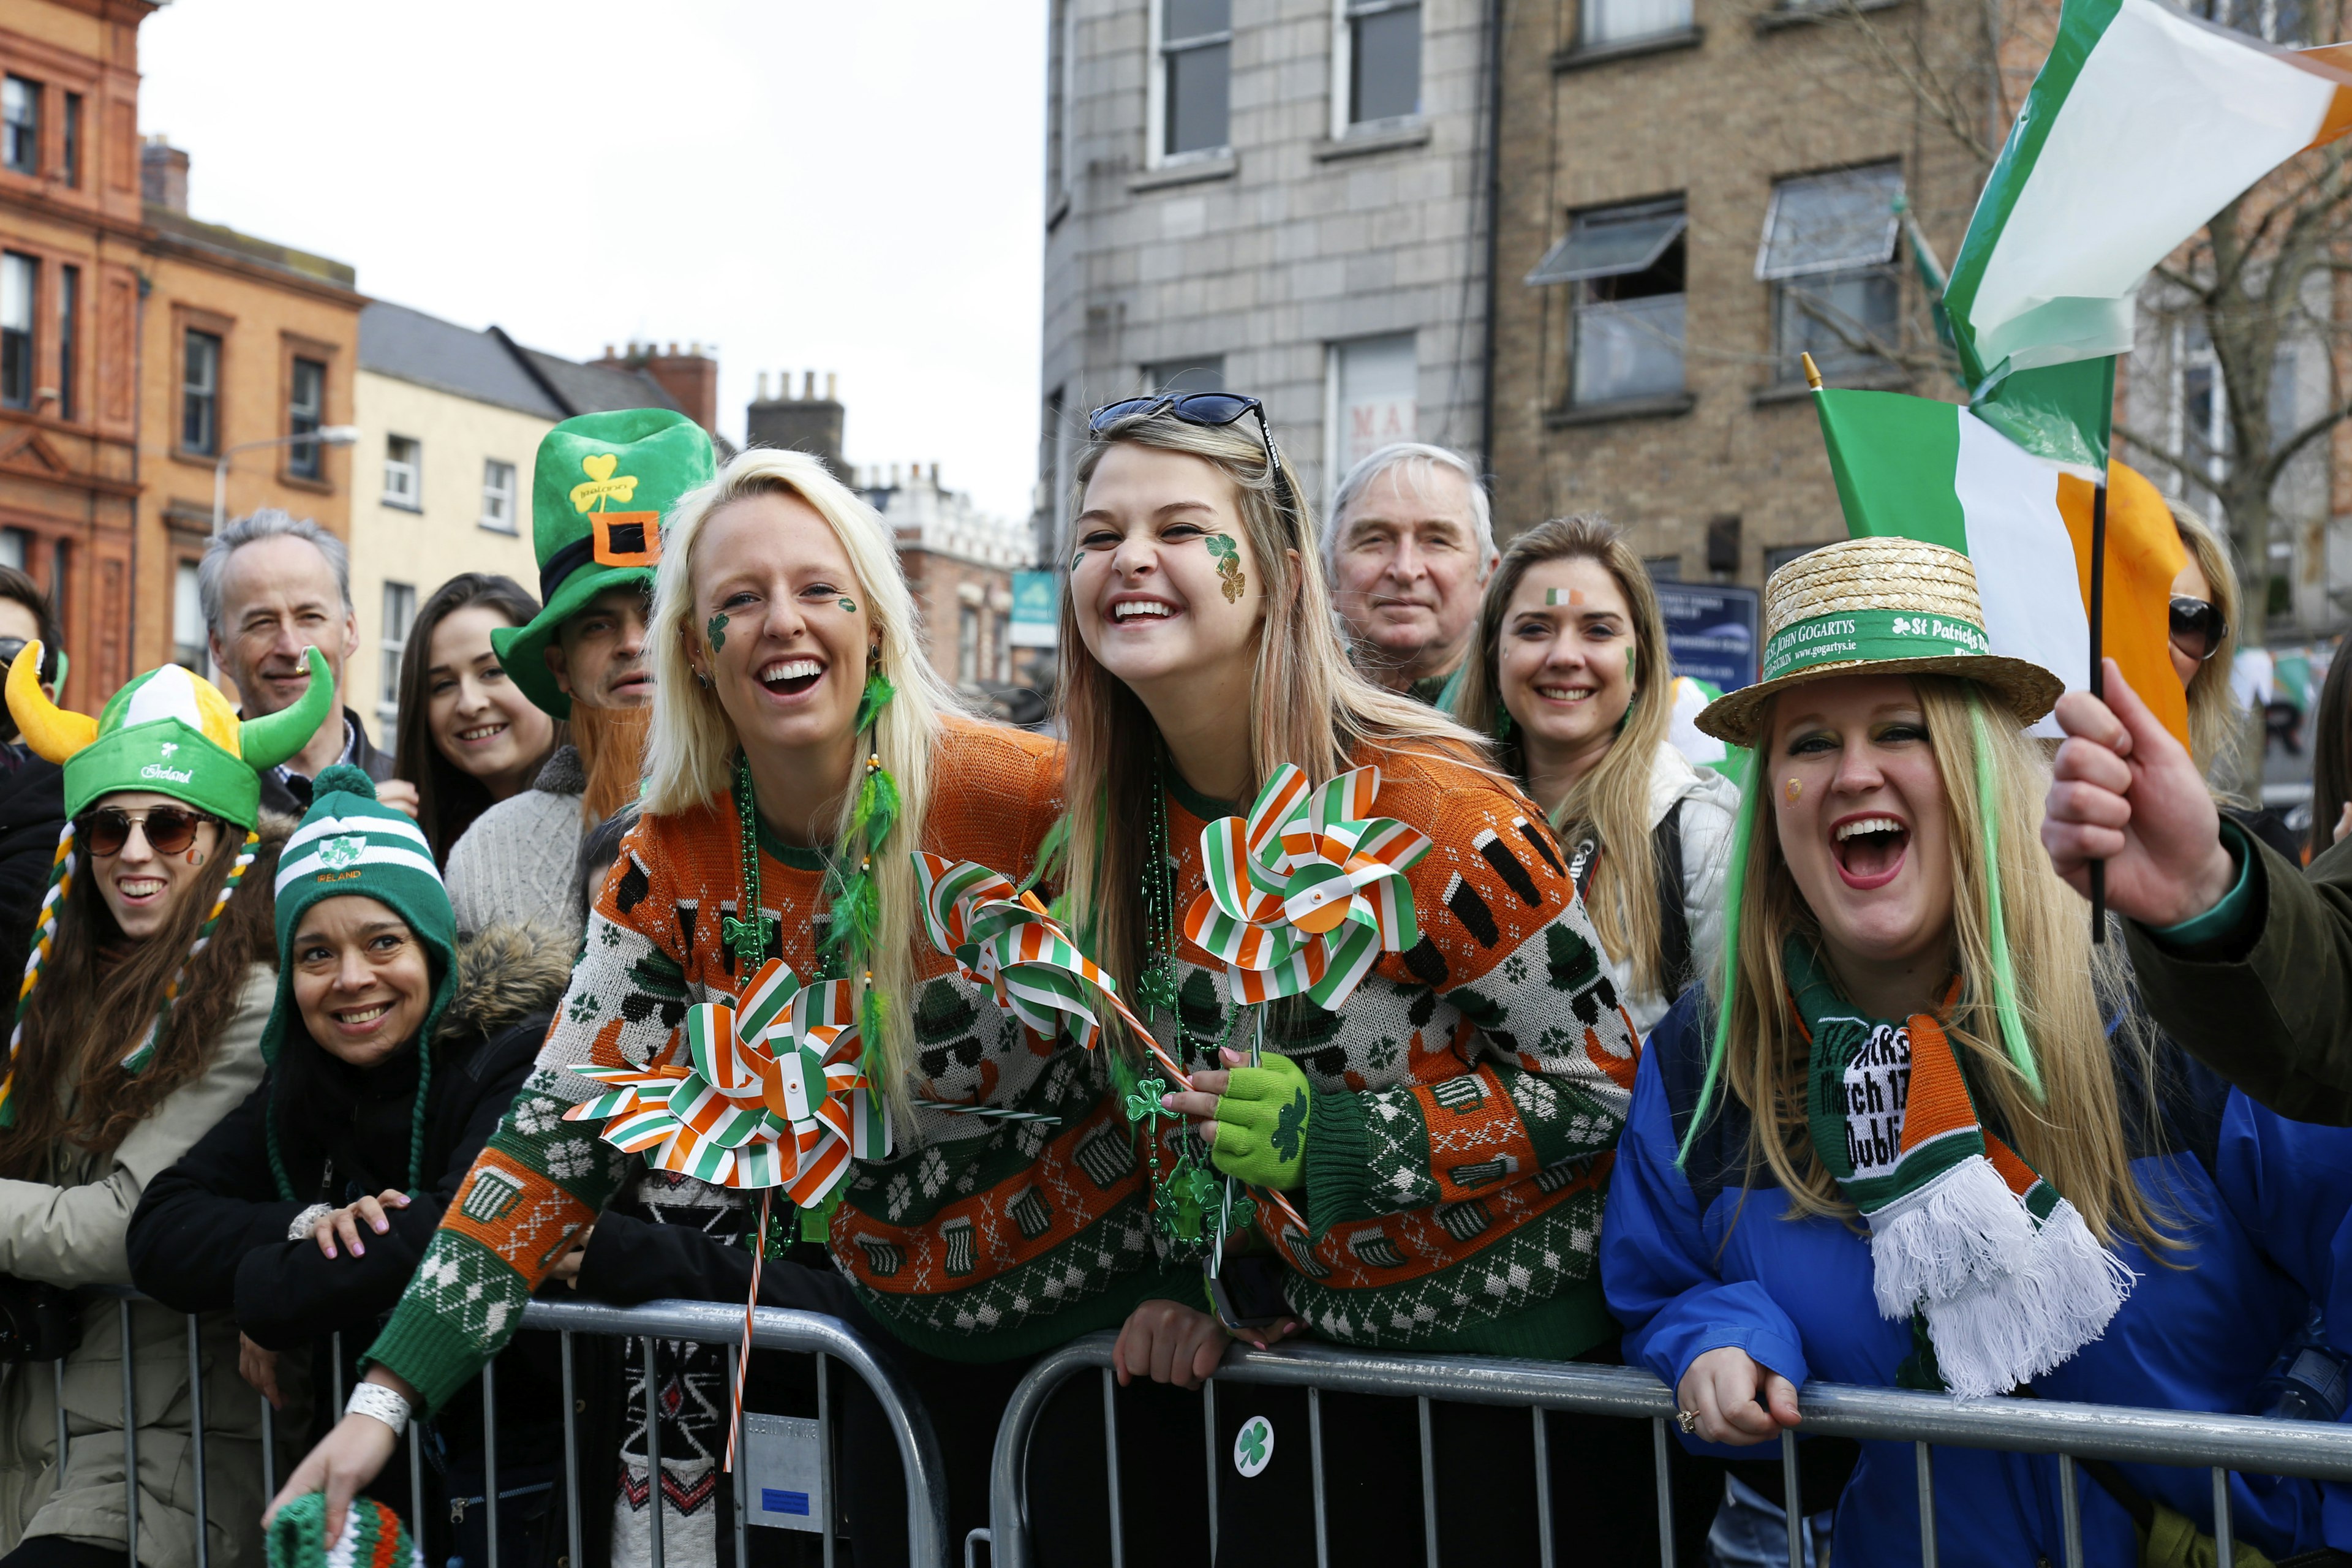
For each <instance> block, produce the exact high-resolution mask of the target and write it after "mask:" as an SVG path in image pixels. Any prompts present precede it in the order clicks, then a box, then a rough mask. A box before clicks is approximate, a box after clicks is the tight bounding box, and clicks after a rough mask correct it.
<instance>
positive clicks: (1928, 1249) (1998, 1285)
mask: <svg viewBox="0 0 2352 1568" xmlns="http://www.w3.org/2000/svg"><path fill="white" fill-rule="evenodd" d="M1782 962H1783V963H1784V964H1785V965H1786V967H1787V970H1788V975H1789V985H1790V993H1791V999H1792V1001H1793V1003H1794V1005H1795V1008H1796V1013H1797V1018H1798V1022H1799V1025H1800V1026H1801V1028H1802V1029H1803V1030H1804V1033H1805V1037H1806V1039H1807V1041H1808V1042H1809V1044H1810V1045H1811V1058H1810V1064H1809V1067H1808V1069H1807V1074H1806V1079H1807V1081H1806V1097H1805V1121H1806V1126H1807V1129H1808V1131H1810V1132H1811V1135H1812V1140H1813V1150H1814V1152H1815V1153H1816V1154H1817V1155H1818V1156H1819V1158H1820V1159H1821V1162H1822V1164H1823V1165H1824V1166H1826V1167H1828V1170H1829V1173H1830V1174H1831V1176H1832V1178H1833V1179H1834V1180H1835V1181H1836V1183H1837V1185H1838V1190H1839V1191H1840V1192H1841V1193H1843V1194H1844V1195H1845V1197H1846V1199H1847V1201H1848V1202H1850V1203H1852V1204H1853V1205H1854V1207H1855V1208H1857V1209H1859V1210H1860V1211H1861V1212H1862V1215H1863V1217H1864V1220H1866V1221H1867V1222H1868V1223H1869V1226H1870V1259H1871V1270H1872V1275H1873V1282H1874V1287H1875V1290H1876V1294H1877V1297H1878V1310H1880V1311H1881V1312H1882V1313H1884V1314H1885V1316H1887V1317H1889V1318H1895V1319H1903V1318H1909V1317H1912V1316H1913V1315H1914V1314H1915V1313H1916V1314H1917V1315H1918V1316H1920V1317H1922V1318H1924V1319H1925V1320H1926V1323H1927V1337H1928V1340H1929V1342H1931V1343H1932V1344H1933V1345H1934V1347H1935V1352H1936V1363H1937V1368H1938V1369H1939V1370H1940V1372H1941V1374H1942V1377H1943V1380H1944V1384H1945V1385H1946V1386H1947V1387H1948V1388H1949V1389H1950V1390H1951V1391H1952V1392H1953V1393H1954V1394H1959V1395H1961V1396H1962V1397H1964V1398H1981V1397H1984V1396H1987V1395H1990V1394H2003V1393H2006V1392H2008V1391H2009V1390H2010V1389H2011V1388H2014V1387H2016V1386H2017V1385H2018V1384H2021V1383H2026V1382H2030V1381H2031V1380H2032V1379H2033V1378H2036V1377H2039V1376H2040V1375H2042V1373H2046V1372H2048V1371H2050V1370H2051V1369H2052V1368H2053V1367H2055V1366H2057V1365H2059V1364H2060V1363H2063V1362H2064V1361H2065V1360H2066V1359H2067V1358H2068V1357H2070V1356H2072V1355H2073V1354H2074V1352H2076V1351H2078V1350H2080V1349H2082V1348H2083V1346H2084V1345H2085V1344H2088V1343H2089V1342H2091V1341H2093V1340H2095V1339H2097V1338H2098V1337H2099V1336H2100V1334H2102V1333H2104V1332H2105V1330H2106V1326H2107V1322H2108V1321H2109V1320H2110V1319H2112V1318H2113V1317H2114V1316H2115V1315H2116V1310H2118V1309H2119V1308H2121V1307H2122V1305H2123V1300H2124V1297H2125V1295H2126V1293H2127V1292H2128V1291H2129V1290H2130V1289H2131V1286H2132V1282H2133V1280H2134V1279H2135V1278H2136V1276H2134V1275H2133V1273H2132V1272H2131V1270H2130V1269H2129V1268H2126V1267H2125V1265H2124V1262H2123V1260H2122V1259H2121V1258H2117V1257H2116V1255H2115V1254H2114V1253H2112V1252H2110V1251H2108V1250H2107V1249H2106V1248H2105V1247H2102V1246H2100V1245H2099V1242H2098V1238H2097V1237H2095V1236H2093V1235H2092V1234H2091V1230H2090V1227H2089V1226H2087V1225H2085V1224H2084V1220H2083V1216H2082V1215H2081V1214H2079V1213H2078V1212H2076V1210H2075V1208H2074V1205H2072V1204H2070V1203H2068V1202H2067V1201H2066V1199H2065V1198H2064V1197H2063V1195H2062V1194H2060V1193H2059V1192H2058V1190H2057V1189H2056V1188H2055V1187H2053V1186H2052V1185H2051V1184H2049V1183H2048V1182H2047V1181H2045V1180H2043V1179H2042V1176H2041V1175H2040V1174H2039V1173H2037V1172H2035V1171H2034V1169H2033V1167H2032V1166H2031V1165H2029V1164H2027V1163H2025V1161H2024V1160H2023V1159H2022V1158H2021V1157H2020V1156H2019V1154H2018V1152H2017V1151H2015V1150H2014V1149H2011V1147H2010V1146H2009V1145H2008V1144H2007V1143H2006V1142H2003V1141H2002V1140H2001V1139H2000V1137H1998V1136H1997V1135H1995V1134H1993V1133H1991V1132H1990V1131H1986V1129H1985V1128H1984V1126H1983V1125H1982V1124H1981V1123H1980V1122H1979V1120H1978V1117H1977V1110H1976V1101H1975V1099H1974V1097H1973V1096H1972V1095H1971V1093H1970V1092H1969V1082H1968V1074H1967V1073H1966V1072H1965V1071H1964V1070H1963V1068H1962V1066H1961V1062H1960V1057H1959V1053H1958V1050H1956V1049H1955V1048H1954V1047H1953V1046H1952V1043H1951V1040H1950V1038H1949V1037H1948V1036H1947V1034H1946V1033H1945V1029H1944V1026H1943V1024H1942V1022H1941V1021H1940V1020H1939V1019H1938V1018H1937V1016H1933V1015H1930V1014H1927V1013H1915V1014H1913V1015H1912V1016H1910V1017H1909V1018H1907V1019H1906V1020H1904V1021H1903V1022H1901V1023H1883V1022H1876V1021H1874V1020H1872V1019H1868V1018H1864V1017H1863V1016H1860V1015H1859V1014H1857V1013H1856V1012H1855V1011H1854V1009H1853V1007H1851V1006H1850V1005H1847V1004H1846V1002H1845V1000H1844V998H1843V997H1842V996H1840V995H1839V994H1838V992H1837V989H1836V986H1835V985H1834V984H1832V981H1831V980H1830V978H1829V975H1828V973H1827V971H1826V969H1825V968H1824V966H1823V965H1822V961H1821V959H1820V957H1819V955H1817V954H1816V953H1815V952H1813V951H1812V948H1811V944H1810V943H1808V942H1804V941H1802V940H1801V939H1797V938H1793V937H1792V938H1791V939H1790V942H1789V943H1788V945H1787V947H1786V948H1785V950H1784V952H1783V956H1782ZM1958 994H1959V984H1958V981H1955V982H1954V983H1953V985H1952V988H1951V990H1950V991H1949V992H1948V994H1947V995H1946V997H1945V1000H1944V1007H1943V1011H1944V1012H1945V1013H1946V1014H1948V1013H1949V1012H1950V1010H1951V1006H1952V1004H1953V1002H1954V1001H1956V1000H1957V999H1958Z"/></svg>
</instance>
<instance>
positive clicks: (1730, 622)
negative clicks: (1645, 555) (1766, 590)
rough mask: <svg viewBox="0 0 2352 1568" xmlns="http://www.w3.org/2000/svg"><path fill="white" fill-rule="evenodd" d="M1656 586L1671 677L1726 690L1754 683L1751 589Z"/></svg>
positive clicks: (1753, 594)
mask: <svg viewBox="0 0 2352 1568" xmlns="http://www.w3.org/2000/svg"><path fill="white" fill-rule="evenodd" d="M1657 589H1658V609H1659V611H1660V613H1661V614H1663V615H1664V617H1665V622H1666V653H1667V656H1668V657H1669V658H1672V659H1673V660H1674V666H1675V674H1676V675H1690V676H1696V677H1697V678H1698V679H1701V680H1704V681H1707V682H1710V683H1711V684H1713V685H1715V686H1717V687H1719V688H1721V689H1724V690H1726V691H1736V690H1738V689H1739V688H1740V687H1743V686H1753V685H1755V684H1756V613H1757V599H1758V595H1757V592H1756V590H1755V589H1753V588H1735V587H1718V586H1716V585H1714V584H1700V583H1660V584H1657Z"/></svg>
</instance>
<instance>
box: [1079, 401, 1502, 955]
mask: <svg viewBox="0 0 2352 1568" xmlns="http://www.w3.org/2000/svg"><path fill="white" fill-rule="evenodd" d="M1121 444H1125V445H1129V446H1137V447H1155V448H1157V449H1159V450H1161V451H1168V452H1183V453H1188V454H1190V455H1191V456H1192V457H1196V458H1201V459H1202V460H1203V461H1205V462H1207V463H1209V464H1210V465H1212V466H1213V467H1214V468H1216V469H1217V470H1218V471H1219V472H1221V473H1223V475H1224V476H1225V477H1226V478H1227V479H1230V480H1232V481H1233V486H1234V498H1235V501H1236V510H1238V511H1239V512H1240V514H1241V520H1242V531H1243V532H1244V534H1246V535H1247V536H1248V539H1249V552H1250V557H1251V564H1250V572H1251V574H1252V575H1253V577H1254V578H1255V583H1256V584H1257V586H1258V590H1259V593H1260V595H1261V596H1262V597H1263V599H1264V602H1265V620H1264V621H1263V622H1261V623H1260V625H1259V629H1258V644H1257V667H1256V670H1255V674H1254V675H1253V677H1252V679H1251V684H1250V704H1249V712H1248V721H1249V736H1250V772H1251V775H1252V780H1253V782H1252V784H1251V790H1252V792H1253V793H1255V790H1256V789H1258V788H1259V787H1262V786H1263V784H1265V780H1266V778H1267V777H1268V776H1269V775H1270V774H1271V773H1273V772H1274V771H1275V770H1276V768H1278V767H1280V766H1281V765H1282V764H1283V763H1290V764H1292V765H1293V766H1295V767H1297V768H1298V769H1299V771H1300V772H1302V773H1305V774H1306V775H1307V780H1308V782H1309V783H1310V784H1320V783H1322V782H1323V781H1325V780H1327V779H1329V778H1331V777H1333V776H1334V775H1336V774H1338V773H1344V772H1345V771H1347V769H1348V768H1349V766H1350V765H1351V764H1350V762H1349V759H1350V757H1352V756H1353V755H1354V753H1355V752H1356V751H1357V749H1358V748H1360V747H1361V746H1364V745H1367V744H1370V745H1373V746H1380V747H1394V746H1397V745H1400V744H1402V743H1406V742H1423V743H1425V744H1426V745H1427V746H1428V748H1429V749H1430V750H1431V751H1433V752H1439V753H1442V754H1446V755H1450V756H1454V757H1456V758H1459V759H1462V760H1465V761H1471V762H1474V763H1478V764H1481V765H1483V764H1485V763H1486V748H1485V747H1484V746H1483V745H1482V744H1481V743H1480V742H1479V740H1478V738H1477V737H1476V736H1475V735H1473V734H1471V733H1470V732H1469V731H1466V730H1464V729H1462V728H1460V727H1459V726H1457V725H1455V724H1454V722H1452V721H1450V720H1448V719H1447V718H1445V716H1444V715H1443V714H1441V713H1439V712H1437V711H1436V710H1434V709H1431V708H1426V707H1423V705H1422V704H1421V703H1418V702H1415V701H1413V700H1412V699H1411V698H1408V697H1402V696H1399V695H1398V694H1396V693H1394V692H1391V691H1386V690H1383V689H1381V688H1380V687H1378V686H1375V685H1373V684H1372V683H1371V682H1370V681H1369V680H1366V679H1364V678H1363V677H1362V676H1360V675H1359V674H1357V673H1356V670H1355V668H1354V667H1353V666H1352V665H1350V664H1349V662H1348V652H1347V649H1346V648H1345V647H1343V646H1341V644H1340V641H1339V633H1338V631H1337V630H1336V629H1335V627H1334V626H1333V624H1332V617H1331V597H1330V594H1329V591H1328V589H1327V588H1326V587H1325V585H1324V580H1323V570H1322V565H1321V563H1320V561H1319V559H1318V556H1317V553H1316V550H1315V525H1314V521H1313V519H1312V518H1311V517H1309V516H1308V515H1307V508H1306V503H1305V502H1304V501H1303V500H1298V499H1297V491H1296V489H1292V490H1291V492H1290V500H1289V504H1288V505H1286V504H1285V503H1284V500H1282V499H1281V498H1280V497H1279V496H1278V495H1277V487H1278V486H1280V485H1281V482H1282V481H1281V480H1280V479H1277V477H1276V473H1275V471H1274V469H1273V468H1272V467H1271V465H1269V464H1268V463H1267V461H1266V457H1265V447H1262V446H1261V445H1260V444H1259V443H1258V442H1257V440H1256V439H1255V437H1251V436H1245V435H1243V434H1242V433H1241V432H1240V431H1239V430H1238V429H1237V428H1235V427H1233V426H1202V425H1188V424H1186V423H1184V422H1183V421H1181V420H1180V419H1177V418H1176V417H1174V416H1172V415H1169V414H1165V413H1144V414H1139V415H1131V416H1129V417H1127V418H1125V419H1122V420H1120V421H1118V423H1117V424H1114V425H1112V426H1109V427H1108V429H1105V430H1103V431H1100V432H1098V433H1097V434H1096V435H1095V436H1094V437H1093V438H1092V439H1091V440H1090V441H1089V442H1088V443H1087V447H1086V449H1085V450H1084V451H1083V452H1082V453H1081V454H1080V455H1079V457H1078V460H1077V463H1076V474H1075V479H1076V489H1075V496H1076V500H1075V501H1074V503H1073V506H1072V511H1073V513H1074V514H1075V513H1076V512H1077V511H1080V510H1084V508H1085V505H1086V500H1085V498H1086V491H1087V484H1088V482H1089V481H1091V480H1092V479H1093V478H1094V475H1095V470H1096V469H1097V468H1099V467H1100V466H1101V464H1102V460H1103V458H1104V455H1105V454H1107V453H1108V452H1109V451H1110V449H1111V448H1112V447H1115V446H1118V445H1121ZM1061 647H1062V682H1061V690H1060V693H1059V698H1058V703H1057V710H1058V716H1059V718H1060V720H1061V730H1062V733H1063V735H1064V736H1065V737H1066V745H1067V748H1068V752H1067V754H1068V759H1069V763H1068V771H1067V773H1066V789H1065V798H1066V799H1067V800H1068V802H1069V814H1070V815H1069V821H1070V835H1069V851H1068V861H1067V865H1068V881H1067V889H1068V892H1069V896H1070V899H1071V901H1072V905H1073V909H1074V912H1075V914H1076V920H1077V927H1078V931H1080V933H1081V940H1084V941H1087V942H1088V943H1089V944H1090V946H1091V948H1092V951H1093V952H1094V954H1095V958H1096V961H1097V963H1101V964H1102V965H1103V966H1104V967H1105V968H1106V969H1108V970H1109V971H1110V972H1111V973H1112V975H1113V976H1114V977H1115V978H1116V979H1117V980H1118V983H1119V984H1120V986H1121V987H1122V988H1123V989H1129V990H1130V991H1131V989H1132V987H1133V985H1134V983H1135V981H1136V978H1137V976H1138V975H1139V973H1140V972H1141V969H1142V965H1143V958H1144V942H1145V941H1146V940H1147V933H1146V931H1145V930H1144V919H1143V908H1142V894H1141V892H1140V878H1141V874H1142V871H1143V868H1144V864H1145V858H1146V851H1145V843H1144V840H1145V837H1146V831H1147V830H1146V824H1147V823H1148V821H1149V820H1150V813H1149V812H1148V811H1145V810H1143V809H1141V808H1140V807H1139V805H1138V803H1139V802H1143V801H1148V800H1149V799H1150V795H1151V792H1152V791H1153V790H1155V789H1157V788H1158V787H1159V785H1160V777H1159V757H1160V730H1159V726H1158V725H1157V724H1155V723H1154V722H1153V721H1152V718H1151V714H1150V710H1148V709H1147V708H1145V707H1144V705H1143V701H1142V700H1141V699H1140V698H1139V697H1137V696H1136V695H1135V693H1134V692H1133V691H1131V690H1129V689H1128V687H1127V685H1126V683H1125V682H1123V681H1121V680H1120V679H1118V677H1116V676H1114V675H1112V674H1111V673H1110V672H1109V671H1108V670H1107V669H1105V668H1103V667H1102V666H1101V665H1100V664H1098V663H1097V662H1096V660H1095V657H1094V654H1093V653H1092V652H1091V651H1090V650H1089V649H1088V648H1087V645H1086V643H1085V642H1084V641H1083V640H1082V639H1081V638H1080V637H1079V635H1078V622H1077V610H1076V604H1075V601H1074V600H1073V599H1072V597H1071V595H1069V594H1068V593H1067V592H1065V593H1064V595H1063V596H1062V624H1061ZM1241 804H1242V805H1243V806H1244V809H1246V807H1247V803H1246V802H1243V803H1241ZM1174 913H1175V918H1177V919H1180V920H1181V918H1182V911H1181V910H1178V911H1175V912H1174Z"/></svg>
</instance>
